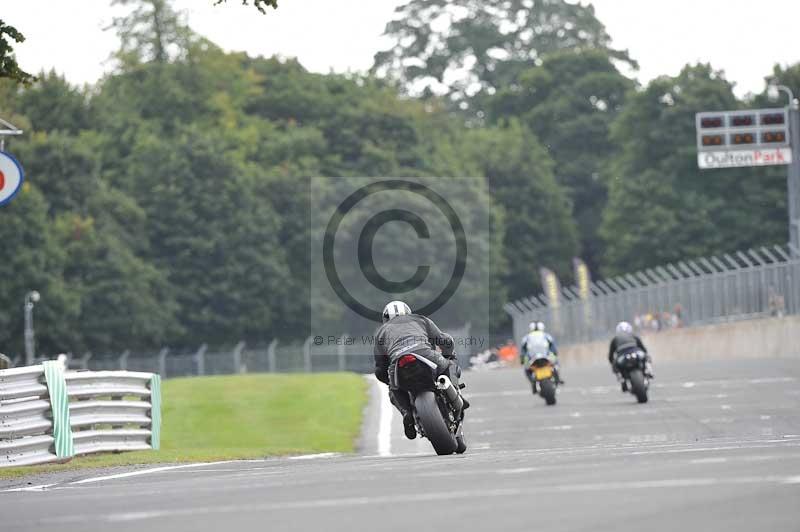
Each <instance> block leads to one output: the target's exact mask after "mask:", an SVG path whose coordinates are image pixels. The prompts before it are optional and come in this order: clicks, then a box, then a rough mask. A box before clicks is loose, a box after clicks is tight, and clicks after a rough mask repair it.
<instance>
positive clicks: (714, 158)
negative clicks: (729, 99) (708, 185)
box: [696, 108, 792, 169]
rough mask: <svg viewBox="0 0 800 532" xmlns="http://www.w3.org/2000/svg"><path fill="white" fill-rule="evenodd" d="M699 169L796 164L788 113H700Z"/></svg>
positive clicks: (697, 119)
mask: <svg viewBox="0 0 800 532" xmlns="http://www.w3.org/2000/svg"><path fill="white" fill-rule="evenodd" d="M696 122H697V165H698V166H699V167H700V168H702V169H706V168H734V167H743V166H773V165H786V164H790V163H791V162H792V149H791V146H790V144H789V142H790V140H791V139H790V138H789V116H788V112H787V110H786V109H774V108H773V109H755V110H746V111H718V112H706V113H697V116H696Z"/></svg>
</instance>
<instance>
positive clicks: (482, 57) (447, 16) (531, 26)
mask: <svg viewBox="0 0 800 532" xmlns="http://www.w3.org/2000/svg"><path fill="white" fill-rule="evenodd" d="M385 35H386V36H387V37H389V38H391V39H392V41H393V42H394V44H393V46H392V47H391V48H390V49H388V50H385V51H381V52H378V53H377V54H376V55H375V61H374V65H373V67H372V72H373V73H376V74H378V75H380V76H386V77H388V78H389V79H392V80H396V81H398V82H399V83H400V84H401V85H402V86H403V87H404V89H405V90H406V91H408V92H411V93H422V94H425V93H430V92H431V91H432V92H434V93H435V92H445V93H447V94H448V96H449V97H450V98H451V99H452V100H455V101H456V102H457V103H459V105H460V106H461V107H462V108H466V107H467V106H468V101H469V100H473V99H475V98H480V97H481V96H482V95H483V94H489V95H491V94H493V93H494V91H495V90H498V89H500V88H501V87H503V86H506V85H508V84H509V83H513V81H514V79H515V78H516V77H517V75H518V73H519V72H520V71H521V70H524V69H526V68H530V67H532V66H535V65H536V64H537V63H538V62H539V61H540V60H541V58H542V57H543V56H544V55H545V54H547V53H550V52H554V51H557V50H563V49H570V48H580V47H589V48H601V49H607V50H608V51H609V53H610V54H612V55H613V56H614V57H617V58H620V59H623V60H626V61H629V59H628V57H627V53H625V52H617V51H613V50H611V49H610V48H609V46H610V41H611V39H610V37H609V36H608V34H607V33H606V30H605V28H604V26H603V24H602V23H601V22H600V21H599V20H598V19H597V17H596V16H595V14H594V8H593V7H592V6H591V5H588V6H585V5H583V4H580V3H577V4H576V3H571V2H567V1H565V0H536V1H530V0H511V1H506V0H488V1H486V0H457V1H454V2H453V1H446V0H410V1H409V2H407V3H404V4H403V5H401V6H400V7H398V8H397V9H396V11H395V18H394V20H393V21H391V22H390V23H389V24H388V25H387V26H386V31H385Z"/></svg>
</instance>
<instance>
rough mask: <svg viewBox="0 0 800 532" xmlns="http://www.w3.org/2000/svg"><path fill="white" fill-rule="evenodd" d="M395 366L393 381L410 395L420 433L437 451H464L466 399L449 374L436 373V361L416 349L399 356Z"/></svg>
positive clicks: (458, 452) (395, 385)
mask: <svg viewBox="0 0 800 532" xmlns="http://www.w3.org/2000/svg"><path fill="white" fill-rule="evenodd" d="M394 366H395V367H394V371H393V372H391V373H392V374H393V376H394V379H395V382H394V383H392V385H393V386H394V387H396V388H398V389H400V390H403V391H405V392H407V393H408V395H409V397H410V398H411V408H412V412H413V414H414V421H415V422H416V427H417V433H419V435H420V436H423V437H425V438H428V440H430V442H431V445H433V449H434V450H435V451H436V454H453V453H457V454H462V453H464V451H466V450H467V443H466V440H465V439H464V431H463V424H464V400H463V399H462V397H461V393H460V392H459V390H457V389H456V387H455V386H454V385H453V383H452V381H451V380H450V378H449V377H448V376H447V375H437V373H438V371H437V366H436V364H435V363H433V362H431V361H430V360H428V359H427V358H425V357H422V356H419V355H417V354H415V353H407V354H405V355H403V356H401V357H399V358H398V359H397V360H396V361H395V362H394ZM460 388H464V385H463V384H461V385H460Z"/></svg>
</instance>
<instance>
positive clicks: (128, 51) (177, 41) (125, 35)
mask: <svg viewBox="0 0 800 532" xmlns="http://www.w3.org/2000/svg"><path fill="white" fill-rule="evenodd" d="M111 5H112V6H122V7H125V8H130V11H129V12H128V13H127V14H125V15H123V16H119V17H114V18H113V20H112V22H111V25H110V26H109V27H108V29H114V30H116V33H117V35H118V36H119V39H120V48H119V50H118V51H117V52H116V53H115V54H114V56H115V57H116V59H117V60H118V61H120V63H122V65H123V66H131V65H136V64H140V63H146V62H149V61H154V62H156V63H160V64H164V63H167V62H168V61H169V60H170V59H171V58H173V57H175V56H176V54H181V53H182V52H184V51H185V50H186V49H188V47H189V43H190V42H191V40H192V38H193V33H192V32H191V30H189V28H188V27H187V26H186V24H185V22H184V20H183V17H182V16H181V14H180V13H179V12H177V11H175V9H174V8H173V7H172V2H171V1H170V0H112V2H111Z"/></svg>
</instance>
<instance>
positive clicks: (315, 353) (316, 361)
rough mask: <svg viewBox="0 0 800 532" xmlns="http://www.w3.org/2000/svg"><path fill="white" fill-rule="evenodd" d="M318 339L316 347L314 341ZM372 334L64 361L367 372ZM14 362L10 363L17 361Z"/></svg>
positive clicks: (196, 369)
mask: <svg viewBox="0 0 800 532" xmlns="http://www.w3.org/2000/svg"><path fill="white" fill-rule="evenodd" d="M470 330H471V325H470V324H469V323H468V324H466V325H464V326H463V327H461V328H459V329H448V331H447V332H449V333H450V334H451V335H452V336H453V337H454V338H456V340H457V341H458V340H463V339H468V338H470ZM320 339H321V340H322V341H321V342H320V341H319V340H320ZM373 340H374V337H373V336H372V335H358V336H353V335H350V334H347V333H343V334H342V335H340V336H335V337H329V336H326V337H321V336H309V337H307V338H306V339H305V340H303V341H302V342H296V341H295V342H287V341H281V340H277V339H274V340H272V341H271V342H269V343H267V344H263V345H253V346H250V345H247V343H245V342H244V341H241V342H238V343H236V344H234V345H231V346H228V347H223V348H211V347H209V346H208V345H207V344H201V345H200V346H198V347H197V348H195V349H192V350H185V349H184V350H177V349H170V348H168V347H163V348H161V349H159V350H157V351H151V352H134V351H131V350H125V351H123V352H121V353H109V354H99V355H94V354H93V353H84V354H83V355H81V356H77V357H76V356H68V362H67V363H68V365H69V367H70V368H72V369H82V370H122V371H125V370H133V371H143V372H152V373H157V374H158V375H161V376H162V378H173V377H191V376H203V375H229V374H239V373H265V372H267V373H301V372H307V373H311V372H329V371H352V372H356V373H372V372H373V371H374V369H375V362H374V359H373V354H372V351H373V344H372V342H373ZM475 351H476V349H471V348H469V347H466V348H465V347H459V346H457V348H456V352H457V354H458V357H459V361H460V362H461V364H462V365H466V364H468V363H469V357H470V356H471V355H473V354H474V352H475ZM20 361H21V359H20V358H19V357H17V358H16V359H15V360H14V363H15V365H16V363H18V362H20Z"/></svg>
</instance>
